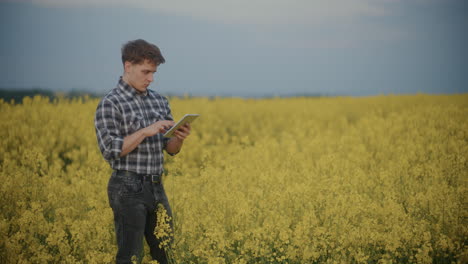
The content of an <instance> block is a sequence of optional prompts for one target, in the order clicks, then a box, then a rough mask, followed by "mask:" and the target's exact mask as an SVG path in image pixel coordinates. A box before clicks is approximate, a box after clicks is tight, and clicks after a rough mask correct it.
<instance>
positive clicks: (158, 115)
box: [149, 110, 166, 123]
mask: <svg viewBox="0 0 468 264" xmlns="http://www.w3.org/2000/svg"><path fill="white" fill-rule="evenodd" d="M149 116H150V119H151V123H155V122H158V121H161V120H166V118H165V114H164V113H162V112H158V111H154V110H153V111H150V113H149Z"/></svg>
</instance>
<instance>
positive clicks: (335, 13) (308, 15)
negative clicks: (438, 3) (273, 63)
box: [27, 0, 393, 25]
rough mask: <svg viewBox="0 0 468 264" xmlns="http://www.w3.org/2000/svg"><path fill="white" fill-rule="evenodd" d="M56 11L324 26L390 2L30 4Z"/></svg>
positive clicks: (74, 0)
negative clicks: (104, 10)
mask: <svg viewBox="0 0 468 264" xmlns="http://www.w3.org/2000/svg"><path fill="white" fill-rule="evenodd" d="M27 2H33V3H36V4H41V5H46V6H54V7H110V6H122V7H129V8H130V7H132V8H141V9H145V10H147V11H155V12H159V13H164V14H169V15H179V16H189V17H193V18H196V19H202V20H208V21H215V22H220V23H231V24H232V23H234V24H260V25H277V24H284V23H289V24H321V23H327V22H330V21H346V20H348V19H354V18H358V17H362V16H381V15H385V14H386V12H387V10H386V9H385V6H386V5H387V4H388V3H390V2H393V1H390V0H233V1H227V0H197V1H193V0H171V1H169V0H29V1H27Z"/></svg>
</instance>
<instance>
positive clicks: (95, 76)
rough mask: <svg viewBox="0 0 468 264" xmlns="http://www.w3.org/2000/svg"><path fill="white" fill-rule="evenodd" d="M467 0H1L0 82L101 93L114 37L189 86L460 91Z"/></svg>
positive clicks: (112, 77)
mask: <svg viewBox="0 0 468 264" xmlns="http://www.w3.org/2000/svg"><path fill="white" fill-rule="evenodd" d="M467 25H468V1H466V0H341V1H340V0H288V1H286V0H235V1H227V0H197V1H191V0H171V1H168V0H133V1H127V0H82V1H78V0H19V1H14V0H6V1H5V0H0V36H1V42H0V59H1V62H2V63H1V64H0V74H1V78H0V88H4V89H28V88H42V89H51V90H54V91H70V90H83V91H88V92H93V93H97V94H104V93H106V92H108V91H110V90H111V89H112V88H114V87H115V86H116V84H117V81H118V78H119V76H121V75H122V72H123V68H122V62H121V53H120V50H121V47H122V45H123V44H124V43H125V42H127V41H129V40H134V39H139V38H142V39H145V40H147V41H149V42H151V43H154V44H156V45H157V46H158V47H159V48H160V49H161V51H162V54H163V56H164V57H165V59H166V63H165V64H162V65H161V66H160V67H159V68H158V72H157V73H156V74H155V82H153V84H152V85H151V87H150V88H151V89H154V90H156V91H159V92H160V93H161V94H163V95H184V94H185V95H187V94H188V95H194V96H241V97H262V96H294V95H329V96H337V95H344V96H371V95H381V94H415V93H428V94H455V93H466V92H468V51H467V47H468V34H467V32H468V30H467Z"/></svg>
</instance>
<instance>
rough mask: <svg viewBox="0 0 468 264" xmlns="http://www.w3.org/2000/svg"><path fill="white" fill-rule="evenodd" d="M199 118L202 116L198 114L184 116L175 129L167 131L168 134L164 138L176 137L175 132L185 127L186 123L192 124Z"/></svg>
mask: <svg viewBox="0 0 468 264" xmlns="http://www.w3.org/2000/svg"><path fill="white" fill-rule="evenodd" d="M198 116H200V115H197V114H186V115H184V117H182V119H180V120H179V122H177V123H176V124H175V125H174V126H173V127H171V129H169V130H168V131H166V133H164V137H172V136H174V132H175V131H176V130H177V129H179V127H181V126H183V125H185V124H186V123H192V122H193V121H194V120H195V119H197V117H198Z"/></svg>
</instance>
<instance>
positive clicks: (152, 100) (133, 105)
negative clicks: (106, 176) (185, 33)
mask: <svg viewBox="0 0 468 264" xmlns="http://www.w3.org/2000/svg"><path fill="white" fill-rule="evenodd" d="M164 62H165V59H164V57H163V56H162V54H161V52H160V50H159V48H158V47H156V46H155V45H153V44H150V43H148V42H146V41H145V40H142V39H138V40H134V41H129V42H128V43H126V44H125V45H124V46H123V47H122V63H123V66H124V73H123V76H122V77H120V80H119V81H118V84H117V87H115V88H114V89H113V90H111V91H110V92H109V93H108V94H107V95H105V96H104V97H103V98H102V100H101V101H100V103H99V105H98V107H97V109H96V116H95V128H96V136H97V140H98V144H99V148H100V150H101V152H102V155H103V156H104V159H105V160H107V161H108V162H109V164H110V166H111V167H112V169H113V172H112V175H111V177H110V180H109V184H108V187H107V189H108V190H107V191H108V196H109V203H110V206H111V208H112V210H113V212H114V224H115V231H116V237H117V244H118V251H117V256H116V262H117V263H132V262H131V260H132V259H135V257H136V259H137V260H138V262H140V261H141V259H142V257H143V237H145V239H146V242H147V243H148V245H149V248H150V252H151V256H152V257H153V259H155V260H157V261H159V263H167V257H166V255H167V254H166V253H167V252H165V250H164V248H160V247H159V244H160V242H161V241H159V240H158V239H157V238H156V237H155V235H154V229H155V226H156V213H155V211H156V209H157V207H158V204H162V205H163V206H164V208H165V209H166V212H167V214H168V215H169V217H172V212H171V208H170V206H169V203H168V199H167V196H166V193H165V191H164V187H163V185H162V178H161V175H162V173H163V162H164V161H163V158H164V155H163V150H166V152H167V153H169V154H170V155H175V154H177V153H178V152H179V151H180V149H181V148H182V144H183V142H184V140H185V139H186V137H187V136H188V135H189V134H190V125H188V124H187V125H185V126H183V127H181V128H180V129H179V130H177V131H176V132H175V136H174V137H172V138H170V139H167V138H164V137H163V134H164V132H165V131H166V130H167V129H169V128H170V127H171V126H173V125H174V122H173V118H172V115H171V110H170V108H169V104H168V101H167V99H166V98H164V97H163V96H161V95H159V94H158V93H156V92H155V91H153V90H149V89H148V86H149V85H150V83H151V82H153V80H154V78H153V74H154V73H155V72H156V71H157V69H158V66H159V65H160V64H162V63H164Z"/></svg>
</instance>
